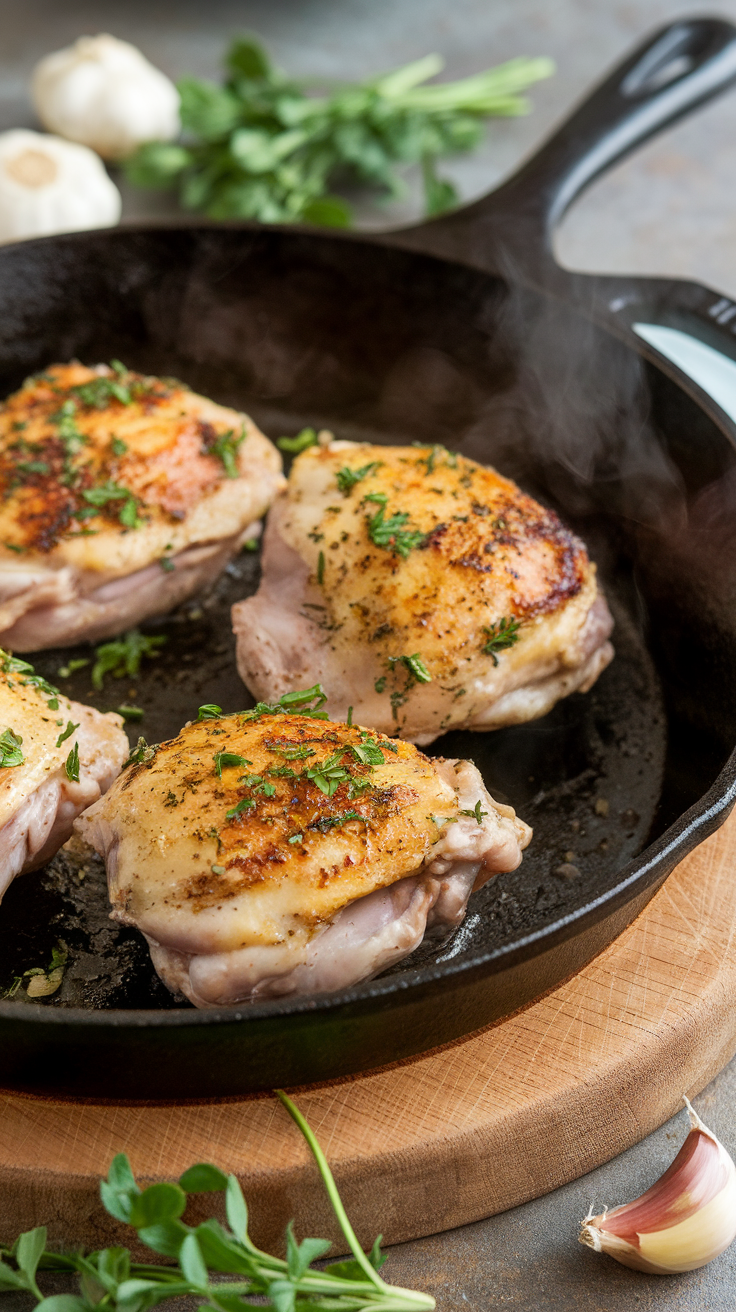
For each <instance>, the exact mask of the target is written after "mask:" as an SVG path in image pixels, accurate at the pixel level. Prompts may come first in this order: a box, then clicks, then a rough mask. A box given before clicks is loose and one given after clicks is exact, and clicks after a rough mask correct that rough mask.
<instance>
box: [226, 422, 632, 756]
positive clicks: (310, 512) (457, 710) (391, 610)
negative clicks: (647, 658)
mask: <svg viewBox="0 0 736 1312" xmlns="http://www.w3.org/2000/svg"><path fill="white" fill-rule="evenodd" d="M612 627H613V622H612V620H611V616H610V614H609V611H608V607H607V605H606V601H605V598H604V596H603V594H602V592H601V591H600V588H599V587H598V584H597V581H596V569H595V565H594V564H592V563H591V561H590V560H589V559H588V554H587V552H586V550H585V546H584V544H583V543H582V542H581V541H580V540H579V539H578V538H576V537H575V536H574V535H573V534H572V533H571V532H569V531H568V530H567V529H566V528H564V527H563V525H562V524H561V523H560V521H559V519H558V518H557V516H556V515H555V514H554V513H553V512H552V511H550V510H546V509H544V508H543V507H542V506H540V505H539V504H538V503H537V502H536V501H534V500H532V498H531V497H529V496H526V495H525V494H524V493H523V492H521V491H520V489H519V488H518V487H517V486H516V484H514V483H512V482H511V481H510V480H509V479H507V478H503V477H502V476H501V475H500V474H498V473H496V471H495V470H494V469H490V468H486V467H484V466H482V465H479V464H477V463H476V462H475V461H473V460H466V459H464V458H463V457H462V456H458V455H455V454H452V453H450V452H448V451H446V450H445V449H444V448H442V447H431V448H429V447H428V448H423V449H417V448H416V447H384V446H368V445H363V444H361V445H358V444H355V443H349V442H333V443H332V444H331V445H330V446H329V447H326V448H318V447H315V448H312V449H311V450H309V451H306V452H304V453H303V454H302V455H300V456H299V457H298V458H297V460H295V462H294V465H293V468H292V471H291V475H290V478H289V483H288V487H287V490H286V492H285V493H284V494H283V495H282V496H281V497H280V498H279V500H278V501H277V502H276V504H275V505H274V507H273V509H272V511H271V515H270V518H269V522H268V526H267V529H266V534H265V542H264V553H263V579H262V582H261V586H260V589H259V591H258V593H257V594H256V595H255V596H254V597H249V598H247V599H246V600H245V601H241V602H238V603H237V604H236V605H235V606H234V607H233V628H234V630H235V633H236V635H237V639H238V645H237V660H238V669H239V671H240V674H241V677H242V678H243V680H244V682H245V683H246V684H247V685H248V687H249V689H250V690H251V692H252V693H253V694H254V695H255V696H257V697H264V698H269V697H270V698H274V697H278V696H280V695H281V694H282V693H284V692H286V691H287V690H288V689H291V688H298V687H301V686H303V685H304V683H306V682H307V681H309V682H312V681H317V680H318V681H320V682H321V683H323V684H324V686H325V688H326V689H327V691H328V695H329V701H328V708H329V712H330V714H331V716H332V717H333V718H335V719H344V718H345V717H346V715H347V710H348V707H349V706H352V707H353V709H354V712H355V718H356V719H358V720H360V721H361V723H364V724H370V725H373V726H374V727H375V728H376V729H379V730H381V731H383V732H384V733H392V734H396V735H398V736H400V737H402V738H408V739H410V740H412V741H413V742H416V743H420V744H426V743H431V742H433V740H434V739H435V738H436V737H437V736H438V735H439V734H441V733H444V732H445V731H446V730H448V729H460V728H464V729H496V728H500V727H501V726H502V725H507V724H518V723H520V722H522V721H524V720H532V719H535V718H537V717H538V716H540V715H544V714H546V712H547V711H548V710H550V708H551V707H552V706H554V704H555V702H557V701H558V700H559V698H561V697H565V696H567V695H568V693H571V692H574V691H576V690H580V691H582V692H585V691H587V689H589V688H590V687H591V685H592V684H593V683H594V682H595V680H596V679H597V678H598V675H599V674H600V673H601V671H602V670H603V669H604V668H605V666H606V665H607V664H608V662H609V661H610V660H611V658H612V656H613V648H612V646H611V644H610V642H609V641H608V637H609V634H610V632H611V629H612Z"/></svg>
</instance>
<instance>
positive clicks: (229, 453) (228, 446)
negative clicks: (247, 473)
mask: <svg viewBox="0 0 736 1312" xmlns="http://www.w3.org/2000/svg"><path fill="white" fill-rule="evenodd" d="M246 437H247V433H246V431H245V425H243V427H242V429H241V431H240V435H239V437H236V436H235V431H234V429H232V428H229V429H228V430H227V432H226V433H220V435H219V436H218V437H217V438H216V439H215V441H214V442H210V443H209V444H208V445H207V448H206V450H207V454H208V455H210V456H216V457H217V459H218V460H220V461H222V465H223V467H224V470H225V475H226V477H227V478H239V477H240V469H239V468H238V452H239V450H240V448H241V446H242V445H243V442H244V441H245V439H246Z"/></svg>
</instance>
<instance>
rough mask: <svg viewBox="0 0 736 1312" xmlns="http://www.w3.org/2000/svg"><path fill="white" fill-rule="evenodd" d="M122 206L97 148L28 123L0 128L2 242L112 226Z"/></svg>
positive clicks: (0, 226)
mask: <svg viewBox="0 0 736 1312" xmlns="http://www.w3.org/2000/svg"><path fill="white" fill-rule="evenodd" d="M120 209H121V199H120V192H119V191H118V189H117V187H116V186H115V183H114V182H112V180H111V179H110V178H109V177H108V176H107V173H106V172H105V167H104V165H103V164H102V162H101V160H100V159H99V158H98V156H97V155H95V153H94V151H91V150H88V149H87V147H86V146H77V145H73V144H72V142H70V141H62V140H61V139H60V137H51V136H47V135H46V134H44V133H41V132H30V131H27V130H26V129H25V128H14V129H13V130H12V131H10V132H0V243H4V242H9V241H22V240H24V238H26V237H46V236H49V235H50V234H51V233H54V232H78V231H79V230H81V229H85V228H107V227H112V226H113V225H114V224H116V223H117V222H118V220H119V218H120Z"/></svg>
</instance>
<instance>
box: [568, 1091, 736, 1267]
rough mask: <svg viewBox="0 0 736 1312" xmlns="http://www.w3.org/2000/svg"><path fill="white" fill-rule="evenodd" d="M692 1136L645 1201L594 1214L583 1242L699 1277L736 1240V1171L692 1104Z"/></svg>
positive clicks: (628, 1261) (633, 1263) (620, 1257)
mask: <svg viewBox="0 0 736 1312" xmlns="http://www.w3.org/2000/svg"><path fill="white" fill-rule="evenodd" d="M685 1103H686V1106H687V1109H688V1115H689V1117H690V1126H691V1129H690V1133H689V1134H688V1136H687V1138H686V1140H685V1142H684V1144H683V1145H682V1148H681V1149H680V1151H679V1153H678V1154H677V1156H676V1158H675V1160H674V1162H673V1163H672V1165H671V1166H670V1167H669V1168H668V1169H667V1170H666V1171H665V1173H664V1175H663V1176H662V1177H661V1179H659V1180H658V1181H657V1183H656V1184H654V1185H652V1188H651V1189H648V1190H647V1191H646V1193H644V1194H642V1195H641V1198H637V1199H635V1200H634V1201H633V1202H631V1203H624V1204H623V1206H621V1207H616V1208H614V1210H613V1211H612V1212H608V1211H605V1212H602V1213H601V1214H600V1215H599V1216H587V1217H586V1218H585V1220H584V1221H583V1225H582V1229H581V1231H580V1242H581V1244H586V1245H587V1246H588V1247H589V1248H593V1249H595V1251H596V1252H597V1253H608V1255H609V1256H610V1257H615V1258H616V1260H617V1261H618V1262H621V1263H622V1264H623V1265H624V1266H629V1267H633V1268H634V1269H635V1270H637V1271H648V1272H651V1273H653V1274H655V1275H675V1274H677V1273H679V1272H682V1271H696V1270H697V1269H698V1267H701V1266H705V1265H706V1264H707V1263H708V1262H712V1260H713V1258H714V1257H718V1255H719V1253H722V1252H723V1251H724V1249H726V1248H728V1247H729V1245H730V1244H732V1243H733V1241H734V1239H736V1166H735V1165H734V1162H733V1160H732V1158H731V1156H730V1154H729V1153H727V1152H726V1149H725V1148H724V1147H723V1144H722V1143H720V1142H719V1140H718V1139H717V1138H716V1136H715V1135H714V1134H713V1133H712V1132H711V1131H710V1130H709V1129H708V1128H707V1126H705V1125H704V1124H703V1122H702V1121H701V1119H700V1117H699V1116H698V1114H697V1112H695V1111H694V1110H693V1108H692V1107H691V1106H690V1103H689V1102H688V1100H687V1098H685Z"/></svg>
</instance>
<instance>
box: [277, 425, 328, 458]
mask: <svg viewBox="0 0 736 1312" xmlns="http://www.w3.org/2000/svg"><path fill="white" fill-rule="evenodd" d="M317 441H318V438H317V433H316V431H315V429H314V428H303V429H302V431H301V433H297V435H296V437H279V438H277V439H276V445H277V447H278V448H279V451H286V453H287V455H292V456H298V455H299V454H300V452H302V451H307V450H308V449H309V447H310V446H316V445H317Z"/></svg>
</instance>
